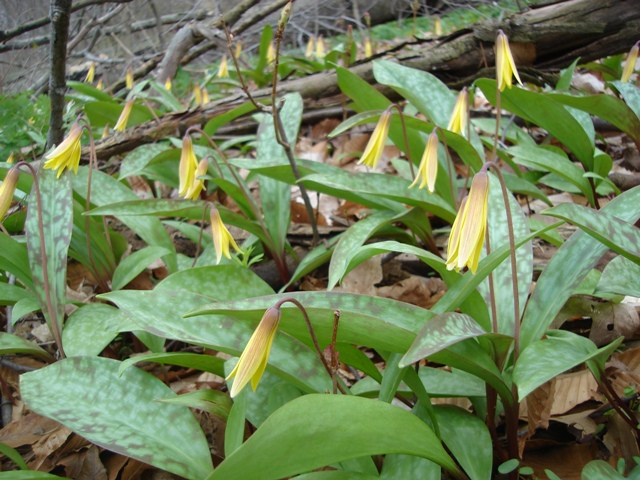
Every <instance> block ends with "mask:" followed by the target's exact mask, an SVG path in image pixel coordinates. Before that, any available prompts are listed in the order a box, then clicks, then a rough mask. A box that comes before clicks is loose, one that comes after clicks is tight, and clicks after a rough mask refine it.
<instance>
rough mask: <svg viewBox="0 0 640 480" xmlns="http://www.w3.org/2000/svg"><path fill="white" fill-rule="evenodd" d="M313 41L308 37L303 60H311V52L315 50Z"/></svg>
mask: <svg viewBox="0 0 640 480" xmlns="http://www.w3.org/2000/svg"><path fill="white" fill-rule="evenodd" d="M315 47H316V46H315V41H314V40H313V37H309V41H308V42H307V49H306V50H305V52H304V57H305V58H311V57H313V50H314V49H315Z"/></svg>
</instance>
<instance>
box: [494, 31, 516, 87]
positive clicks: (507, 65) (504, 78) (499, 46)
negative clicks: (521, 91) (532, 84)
mask: <svg viewBox="0 0 640 480" xmlns="http://www.w3.org/2000/svg"><path fill="white" fill-rule="evenodd" d="M496 75H497V77H498V89H499V90H500V91H501V92H502V91H503V90H504V89H505V88H511V85H512V84H513V78H512V77H513V76H514V75H515V77H516V80H518V83H519V84H520V85H522V80H520V75H518V69H517V68H516V63H515V62H514V61H513V55H512V54H511V49H510V48H509V39H508V38H507V36H506V35H505V34H504V32H503V31H502V30H498V37H497V38H496Z"/></svg>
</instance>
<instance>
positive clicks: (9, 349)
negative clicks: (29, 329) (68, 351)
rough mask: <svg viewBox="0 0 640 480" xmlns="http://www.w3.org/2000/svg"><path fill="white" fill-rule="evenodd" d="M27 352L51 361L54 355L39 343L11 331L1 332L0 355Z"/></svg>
mask: <svg viewBox="0 0 640 480" xmlns="http://www.w3.org/2000/svg"><path fill="white" fill-rule="evenodd" d="M17 353H26V354H27V355H33V356H36V357H39V358H43V359H44V360H46V361H48V362H51V361H53V360H54V358H53V356H51V354H50V353H49V352H47V351H46V350H44V349H42V348H41V347H39V346H38V345H36V344H35V343H33V342H30V341H29V340H26V339H24V338H21V337H18V336H17V335H13V334H11V333H4V332H0V355H15V354H17Z"/></svg>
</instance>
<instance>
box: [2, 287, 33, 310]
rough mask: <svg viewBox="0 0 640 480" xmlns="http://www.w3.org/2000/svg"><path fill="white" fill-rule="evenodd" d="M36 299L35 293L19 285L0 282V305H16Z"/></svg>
mask: <svg viewBox="0 0 640 480" xmlns="http://www.w3.org/2000/svg"><path fill="white" fill-rule="evenodd" d="M31 298H36V297H35V296H34V295H33V293H31V292H29V291H27V290H25V289H24V288H22V287H19V286H17V285H11V284H9V283H4V282H0V305H14V304H15V303H17V302H19V301H20V300H27V299H31Z"/></svg>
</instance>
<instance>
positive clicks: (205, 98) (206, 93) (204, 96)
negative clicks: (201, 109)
mask: <svg viewBox="0 0 640 480" xmlns="http://www.w3.org/2000/svg"><path fill="white" fill-rule="evenodd" d="M210 101H211V99H210V98H209V91H208V90H207V89H206V88H203V89H202V105H206V104H207V103H209V102H210Z"/></svg>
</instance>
